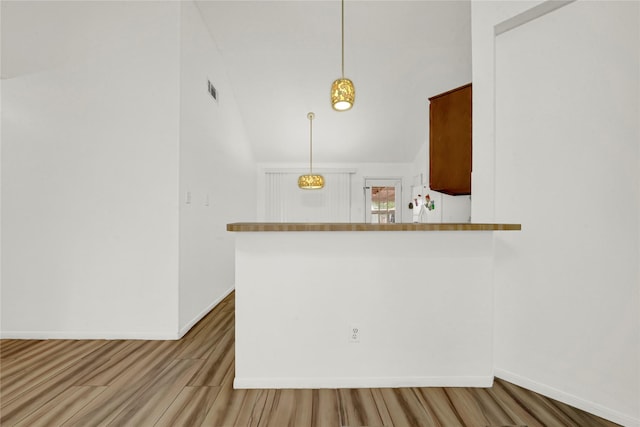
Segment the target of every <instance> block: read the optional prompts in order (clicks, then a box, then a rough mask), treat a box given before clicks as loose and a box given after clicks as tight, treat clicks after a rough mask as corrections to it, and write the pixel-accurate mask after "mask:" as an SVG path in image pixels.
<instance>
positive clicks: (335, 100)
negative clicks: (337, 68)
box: [331, 0, 356, 111]
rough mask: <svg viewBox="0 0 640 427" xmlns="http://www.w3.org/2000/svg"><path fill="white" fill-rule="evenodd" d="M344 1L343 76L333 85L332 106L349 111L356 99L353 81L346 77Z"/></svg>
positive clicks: (335, 108) (338, 109)
mask: <svg viewBox="0 0 640 427" xmlns="http://www.w3.org/2000/svg"><path fill="white" fill-rule="evenodd" d="M341 1H342V13H341V15H342V77H341V78H339V79H337V80H336V81H334V82H333V84H332V85H331V106H332V107H333V109H334V110H336V111H347V110H349V109H351V107H353V103H354V101H355V100H356V89H355V87H353V82H352V81H351V80H349V79H347V78H345V77H344V0H341Z"/></svg>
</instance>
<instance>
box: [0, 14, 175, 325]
mask: <svg viewBox="0 0 640 427" xmlns="http://www.w3.org/2000/svg"><path fill="white" fill-rule="evenodd" d="M178 12H179V6H178V5H177V4H175V3H147V2H127V3H125V2H106V3H100V2H55V3H54V2H15V3H14V2H2V32H3V33H2V36H3V37H2V43H3V51H2V55H3V58H2V59H3V71H4V70H5V69H9V70H10V71H11V72H8V73H7V75H8V76H9V77H10V78H5V79H3V80H2V302H1V304H2V335H3V336H5V337H11V336H18V337H22V338H36V337H48V338H61V337H74V338H80V337H104V338H110V337H143V336H144V337H147V338H168V337H175V335H176V333H177V317H178V310H177V305H176V304H175V299H176V297H177V291H178V289H177V285H176V284H177V279H178V262H177V260H178V206H177V198H176V195H177V193H178V186H177V185H178V182H177V175H178V164H177V161H176V157H177V154H178V106H179V92H178V91H179V87H178V82H179V80H178V71H179V68H178V64H179V62H178V59H179V57H178V53H179V45H178V34H179V33H178V31H179V28H178V24H179V21H178V20H177V18H176V16H177V13H178ZM71 23H73V25H72V24H71ZM71 41H73V42H71ZM52 52H56V55H54V54H53V53H52ZM34 58H37V59H38V61H39V62H38V61H33V62H29V61H31V60H33V59H34ZM5 66H7V67H8V68H5Z"/></svg>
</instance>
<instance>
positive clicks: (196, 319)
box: [178, 285, 236, 339]
mask: <svg viewBox="0 0 640 427" xmlns="http://www.w3.org/2000/svg"><path fill="white" fill-rule="evenodd" d="M235 289H236V286H235V285H231V287H230V288H229V289H227V290H226V291H224V292H223V293H222V294H220V296H219V297H218V298H216V299H215V300H214V301H213V302H212V303H211V304H209V305H208V306H207V307H206V308H205V309H204V310H202V311H201V312H200V313H199V314H198V315H196V316H195V317H194V318H193V319H191V320H190V321H189V322H187V323H185V325H184V326H182V327H181V328H180V331H179V332H178V339H180V338H182V337H184V336H185V335H186V334H187V332H189V331H190V330H191V328H193V327H194V326H195V325H196V324H197V323H198V322H199V321H200V320H202V318H203V317H204V316H206V315H207V314H209V313H210V312H211V310H213V309H214V308H216V307H217V306H218V304H220V303H221V302H222V301H223V300H224V299H225V298H226V297H227V296H229V294H230V293H231V292H233V291H234V290H235Z"/></svg>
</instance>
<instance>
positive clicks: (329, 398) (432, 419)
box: [0, 294, 616, 427]
mask: <svg viewBox="0 0 640 427" xmlns="http://www.w3.org/2000/svg"><path fill="white" fill-rule="evenodd" d="M234 357H235V355H234V294H231V295H230V296H229V297H227V298H226V299H225V300H224V301H223V302H222V303H220V304H219V305H218V306H217V307H216V308H215V309H214V310H213V311H212V312H211V313H209V314H208V315H207V316H206V317H205V318H204V319H203V320H202V321H200V322H199V323H198V324H197V325H196V326H195V327H194V328H193V329H192V330H191V331H189V333H188V334H187V335H186V336H185V337H184V338H182V339H181V340H178V341H118V340H116V341H104V340H86V341H73V340H43V341H38V340H2V341H0V363H1V365H0V402H1V405H0V408H1V409H0V425H2V426H14V425H15V426H29V427H32V426H62V425H64V426H82V427H86V426H98V425H100V426H107V425H109V426H125V425H128V426H141V427H146V426H171V427H175V426H189V427H191V426H210V427H227V426H229V427H230V426H258V427H261V426H272V427H289V426H290V427H307V426H309V427H310V426H314V427H315V426H318V427H320V426H327V427H338V426H351V427H358V426H395V427H400V426H409V427H421V426H444V427H456V426H576V427H578V426H579V427H585V426H615V425H616V424H613V423H611V422H608V421H605V420H603V419H601V418H598V417H596V416H593V415H591V414H588V413H586V412H583V411H580V410H578V409H575V408H572V407H570V406H567V405H565V404H562V403H560V402H557V401H554V400H551V399H548V398H546V397H543V396H541V395H538V394H536V393H533V392H530V391H527V390H525V389H522V388H520V387H517V386H515V385H513V384H510V383H508V382H506V381H502V380H496V382H495V383H494V386H493V387H492V388H487V389H478V388H398V389H338V390H333V389H323V390H234V389H233V387H232V383H233V375H234Z"/></svg>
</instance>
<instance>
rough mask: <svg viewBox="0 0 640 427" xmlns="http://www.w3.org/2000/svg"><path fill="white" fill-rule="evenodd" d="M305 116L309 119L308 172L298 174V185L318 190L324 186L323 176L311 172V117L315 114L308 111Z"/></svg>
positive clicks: (313, 117) (305, 188) (304, 188)
mask: <svg viewBox="0 0 640 427" xmlns="http://www.w3.org/2000/svg"><path fill="white" fill-rule="evenodd" d="M307 118H308V119H309V173H308V174H307V175H300V177H299V178H298V187H300V188H301V189H303V190H319V189H321V188H323V187H324V177H323V176H322V175H314V174H313V119H315V118H316V115H315V114H313V113H308V114H307Z"/></svg>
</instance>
